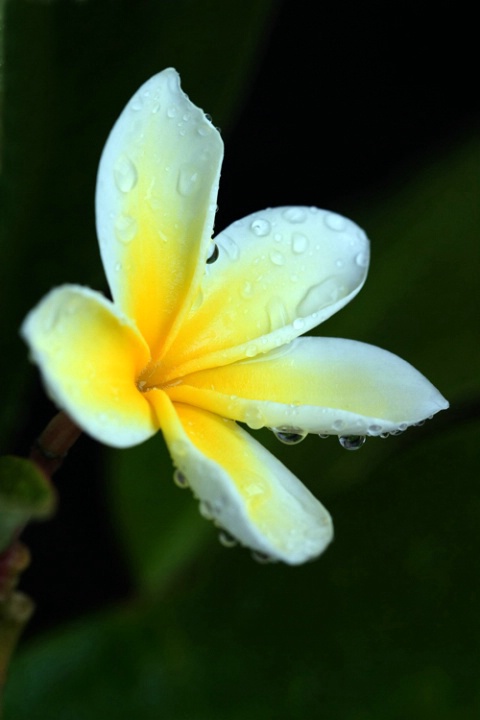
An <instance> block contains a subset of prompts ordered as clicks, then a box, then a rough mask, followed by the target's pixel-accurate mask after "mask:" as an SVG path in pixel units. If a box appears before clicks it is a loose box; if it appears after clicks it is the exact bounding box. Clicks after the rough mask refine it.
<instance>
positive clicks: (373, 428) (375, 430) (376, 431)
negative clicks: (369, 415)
mask: <svg viewBox="0 0 480 720" xmlns="http://www.w3.org/2000/svg"><path fill="white" fill-rule="evenodd" d="M382 429H383V428H382V426H381V425H375V424H374V425H369V426H368V434H369V435H380V433H381V432H382Z"/></svg>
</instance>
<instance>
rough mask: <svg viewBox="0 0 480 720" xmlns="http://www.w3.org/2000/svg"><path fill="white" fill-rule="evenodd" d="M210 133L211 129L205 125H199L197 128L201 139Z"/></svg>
mask: <svg viewBox="0 0 480 720" xmlns="http://www.w3.org/2000/svg"><path fill="white" fill-rule="evenodd" d="M209 132H210V128H209V127H207V126H205V125H199V126H198V127H197V134H198V135H200V137H206V135H208V134H209Z"/></svg>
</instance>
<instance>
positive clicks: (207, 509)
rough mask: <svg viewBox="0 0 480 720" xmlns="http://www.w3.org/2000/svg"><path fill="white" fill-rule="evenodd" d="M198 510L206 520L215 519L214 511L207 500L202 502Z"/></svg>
mask: <svg viewBox="0 0 480 720" xmlns="http://www.w3.org/2000/svg"><path fill="white" fill-rule="evenodd" d="M198 509H199V511H200V515H201V516H202V517H204V518H205V519H206V520H213V518H214V514H213V509H212V506H211V505H210V503H209V502H208V501H207V500H201V501H200V505H199V506H198Z"/></svg>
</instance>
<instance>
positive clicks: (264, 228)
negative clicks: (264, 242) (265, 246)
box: [250, 218, 271, 237]
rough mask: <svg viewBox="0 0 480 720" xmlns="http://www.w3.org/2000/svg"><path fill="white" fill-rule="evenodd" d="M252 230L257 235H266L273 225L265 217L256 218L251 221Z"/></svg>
mask: <svg viewBox="0 0 480 720" xmlns="http://www.w3.org/2000/svg"><path fill="white" fill-rule="evenodd" d="M250 230H251V231H252V233H253V234H254V235H256V236H257V237H265V235H268V234H269V232H270V230H271V225H270V223H269V222H268V220H265V218H256V219H255V220H252V222H251V223H250Z"/></svg>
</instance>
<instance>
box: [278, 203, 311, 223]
mask: <svg viewBox="0 0 480 720" xmlns="http://www.w3.org/2000/svg"><path fill="white" fill-rule="evenodd" d="M282 215H283V217H284V219H285V220H286V221H287V222H289V223H294V224H295V223H303V222H305V220H306V219H307V213H306V212H305V210H304V209H303V208H301V207H289V208H287V209H286V210H284V211H283V213H282Z"/></svg>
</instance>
